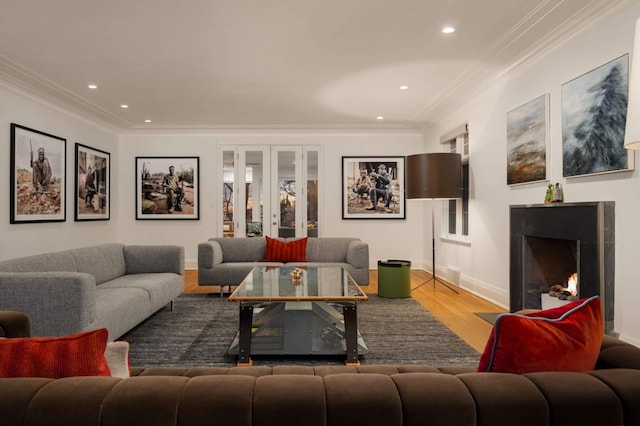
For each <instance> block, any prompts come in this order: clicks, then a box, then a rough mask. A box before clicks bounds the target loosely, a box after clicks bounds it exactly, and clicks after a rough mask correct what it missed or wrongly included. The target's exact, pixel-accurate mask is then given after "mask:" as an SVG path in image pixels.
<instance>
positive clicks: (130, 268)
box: [123, 245, 184, 275]
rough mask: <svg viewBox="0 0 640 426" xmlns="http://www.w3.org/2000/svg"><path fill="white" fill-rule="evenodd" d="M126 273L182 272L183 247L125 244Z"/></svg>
mask: <svg viewBox="0 0 640 426" xmlns="http://www.w3.org/2000/svg"><path fill="white" fill-rule="evenodd" d="M123 250H124V261H125V263H126V264H127V274H148V273H156V272H173V273H176V274H179V275H183V274H184V247H182V246H172V245H147V246H136V245H131V246H125V247H124V249H123Z"/></svg>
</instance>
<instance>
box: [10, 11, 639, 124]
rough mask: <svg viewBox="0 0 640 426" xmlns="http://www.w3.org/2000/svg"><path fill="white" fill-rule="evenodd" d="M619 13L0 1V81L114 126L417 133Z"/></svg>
mask: <svg viewBox="0 0 640 426" xmlns="http://www.w3.org/2000/svg"><path fill="white" fill-rule="evenodd" d="M629 1H633V0H624V1H623V0H616V1H615V2H612V1H610V0H591V1H589V0H564V1H562V0H395V1H389V0H322V1H309V0H270V1H266V0H262V1H260V0H252V1H247V0H235V1H234V0H228V1H223V0H183V1H176V0H108V1H104V0H103V1H96V0H60V1H51V0H19V1H18V0H0V11H1V12H0V77H1V78H2V79H4V80H6V81H8V82H10V83H11V84H12V85H13V86H18V87H21V88H24V89H28V90H30V91H35V92H36V93H37V94H39V95H40V96H42V97H45V98H46V99H49V100H52V101H54V102H56V103H58V104H62V105H64V106H66V107H70V108H71V109H73V110H75V111H81V112H82V113H83V114H89V115H90V116H91V117H97V118H98V119H99V120H100V121H102V122H105V123H107V124H109V125H111V126H115V127H116V128H117V129H121V130H127V129H136V128H183V129H186V128H194V129H197V128H343V129H344V128H378V127H389V128H409V129H419V128H422V127H424V126H425V125H427V124H428V123H429V121H430V120H433V119H435V118H437V117H438V115H439V114H442V113H445V112H447V111H449V110H450V109H451V108H453V107H455V104H456V102H457V101H458V100H459V99H460V97H462V96H464V95H468V94H470V93H472V92H473V90H477V88H478V87H482V85H483V84H484V83H486V82H488V81H489V80H490V78H491V77H495V76H496V75H497V74H499V73H500V72H501V71H503V70H505V69H506V68H507V67H510V66H513V65H514V64H517V63H518V62H520V61H522V60H524V59H526V58H527V57H529V56H530V55H532V54H535V53H536V52H539V51H540V50H541V49H546V48H549V46H552V45H553V44H554V43H557V42H559V41H561V40H563V39H564V38H566V37H569V36H570V35H571V34H572V33H575V32H576V31H578V30H582V29H585V27H587V24H588V23H589V22H591V21H593V20H594V19H597V18H598V17H600V16H603V15H605V14H606V13H607V12H609V11H611V9H612V8H613V7H622V5H623V4H625V3H629ZM636 1H637V0H636ZM445 25H452V26H454V27H456V29H457V31H456V32H455V33H453V34H450V35H445V34H442V33H441V32H440V30H441V28H442V27H443V26H445ZM89 83H95V84H97V85H98V86H99V88H98V89H97V90H89V89H88V88H87V85H88V84H89ZM404 84H406V85H408V86H409V89H408V90H404V91H403V90H400V89H399V86H400V85H404ZM474 88H475V89H474ZM123 103H126V104H128V105H129V108H128V109H122V108H120V105H121V104H123ZM380 115H381V116H384V120H377V119H376V117H377V116H380ZM145 119H151V120H152V123H150V124H145V122H144V120H145Z"/></svg>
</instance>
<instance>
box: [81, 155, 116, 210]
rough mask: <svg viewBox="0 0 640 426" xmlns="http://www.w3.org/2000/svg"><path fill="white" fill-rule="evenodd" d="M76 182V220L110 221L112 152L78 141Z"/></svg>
mask: <svg viewBox="0 0 640 426" xmlns="http://www.w3.org/2000/svg"><path fill="white" fill-rule="evenodd" d="M75 184H76V186H75V203H74V205H75V214H74V220H75V221H76V222H80V221H85V220H109V219H110V214H111V154H109V153H108V152H105V151H102V150H99V149H96V148H92V147H90V146H87V145H83V144H81V143H76V168H75Z"/></svg>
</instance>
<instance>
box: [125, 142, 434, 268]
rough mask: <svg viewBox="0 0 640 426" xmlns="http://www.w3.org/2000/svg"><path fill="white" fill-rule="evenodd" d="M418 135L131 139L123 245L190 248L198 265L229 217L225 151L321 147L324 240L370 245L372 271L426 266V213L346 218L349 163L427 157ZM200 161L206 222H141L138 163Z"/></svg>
mask: <svg viewBox="0 0 640 426" xmlns="http://www.w3.org/2000/svg"><path fill="white" fill-rule="evenodd" d="M422 143H423V139H422V136H421V134H419V133H418V132H393V131H381V132H374V133H358V132H350V131H345V133H341V134H338V133H331V132H324V131H321V132H299V131H296V132H286V131H281V132H269V131H262V132H257V131H256V132H240V133H230V132H219V133H211V132H208V133H206V134H182V135H180V134H167V133H165V134H155V135H153V134H136V135H123V136H122V137H121V143H120V157H121V168H120V170H121V172H120V175H119V180H120V189H121V190H120V192H119V194H118V199H117V201H118V203H117V207H116V211H117V213H118V215H119V218H120V225H119V228H118V231H119V234H118V237H119V238H118V239H119V240H120V241H122V242H125V243H140V242H144V243H149V244H152V243H164V244H166V243H175V244H180V245H183V246H184V247H185V257H186V263H187V267H191V268H195V267H196V265H197V248H198V243H199V242H202V241H206V240H207V239H208V238H210V237H213V236H216V235H215V232H216V223H217V220H218V214H219V212H220V211H221V208H220V206H219V203H218V200H217V199H216V198H215V197H216V194H217V189H218V186H219V185H220V184H221V183H220V182H218V181H217V180H218V178H217V173H216V168H217V167H218V164H219V163H220V162H219V159H218V158H217V155H218V146H219V145H234V144H237V145H241V144H249V145H307V144H309V145H321V146H322V152H321V160H320V161H321V162H320V165H319V168H320V173H321V176H322V185H323V186H322V194H321V201H320V203H319V206H320V210H321V211H320V212H319V214H320V218H321V223H320V236H323V237H339V236H352V237H358V238H361V239H362V240H363V241H366V242H367V243H369V250H370V253H369V254H370V260H371V268H375V267H376V261H377V260H379V259H383V260H384V259H407V260H411V261H413V262H418V265H420V266H421V263H420V262H421V259H423V257H424V255H423V253H422V244H421V235H422V232H423V229H422V226H423V225H422V220H421V219H422V217H421V207H420V206H418V205H414V204H412V203H411V202H408V203H407V208H406V220H343V219H342V205H341V197H342V192H341V191H342V189H341V188H342V186H341V185H342V156H349V155H351V156H353V155H355V156H366V155H375V156H383V155H391V156H404V155H407V154H413V153H416V152H419V151H420V150H421V149H422ZM136 156H199V157H200V201H201V207H200V220H197V221H190V220H188V221H183V220H180V221H177V220H176V221H171V220H136V219H135V216H136V215H135V160H134V159H135V157H136Z"/></svg>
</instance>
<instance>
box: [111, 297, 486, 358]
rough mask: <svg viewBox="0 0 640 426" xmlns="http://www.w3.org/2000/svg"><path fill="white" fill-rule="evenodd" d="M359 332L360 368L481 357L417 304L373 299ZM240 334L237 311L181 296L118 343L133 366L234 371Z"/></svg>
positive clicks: (364, 307)
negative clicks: (231, 350)
mask: <svg viewBox="0 0 640 426" xmlns="http://www.w3.org/2000/svg"><path fill="white" fill-rule="evenodd" d="M358 326H359V327H358V328H359V330H360V333H361V334H362V337H363V338H364V341H365V343H366V345H367V348H368V350H369V353H368V354H367V355H366V356H364V357H362V358H361V359H360V362H361V363H362V364H426V365H433V366H444V365H461V366H468V367H476V366H477V365H478V361H479V359H480V354H479V353H478V352H476V351H475V350H474V349H473V348H472V347H471V346H469V345H468V344H466V343H465V342H464V341H463V340H462V339H460V338H459V337H458V336H457V335H455V334H454V333H453V332H451V331H450V330H449V329H448V328H447V327H445V326H444V325H443V324H442V323H441V322H440V321H438V320H437V319H435V318H434V317H433V315H432V314H431V313H429V312H428V311H427V310H426V309H424V308H423V307H422V306H421V305H420V304H419V303H418V302H417V301H415V300H414V299H385V298H381V297H378V296H376V295H369V301H368V302H365V303H360V304H359V305H358ZM237 329H238V305H237V304H236V303H232V302H229V301H228V300H227V299H226V298H220V297H218V296H216V295H209V294H207V295H183V296H181V297H179V298H178V299H176V301H175V309H174V311H171V310H170V309H169V308H164V309H162V310H160V311H158V312H157V313H156V314H154V315H153V316H151V317H150V318H148V319H147V320H146V321H144V322H143V323H141V324H140V325H139V326H138V327H136V328H134V329H133V330H131V331H130V332H129V333H127V334H126V335H124V336H122V337H121V338H120V339H119V340H126V341H128V342H129V343H130V362H131V365H132V366H138V367H151V366H179V367H191V366H225V367H228V366H234V365H235V363H236V358H235V357H232V356H229V355H228V354H227V349H228V347H229V344H230V343H231V341H232V340H233V337H234V336H235V334H236V332H237ZM253 364H254V365H269V366H274V365H284V364H287V365H291V364H296V365H328V364H329V365H331V364H333V365H343V364H344V357H287V358H284V357H283V358H280V357H253Z"/></svg>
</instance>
